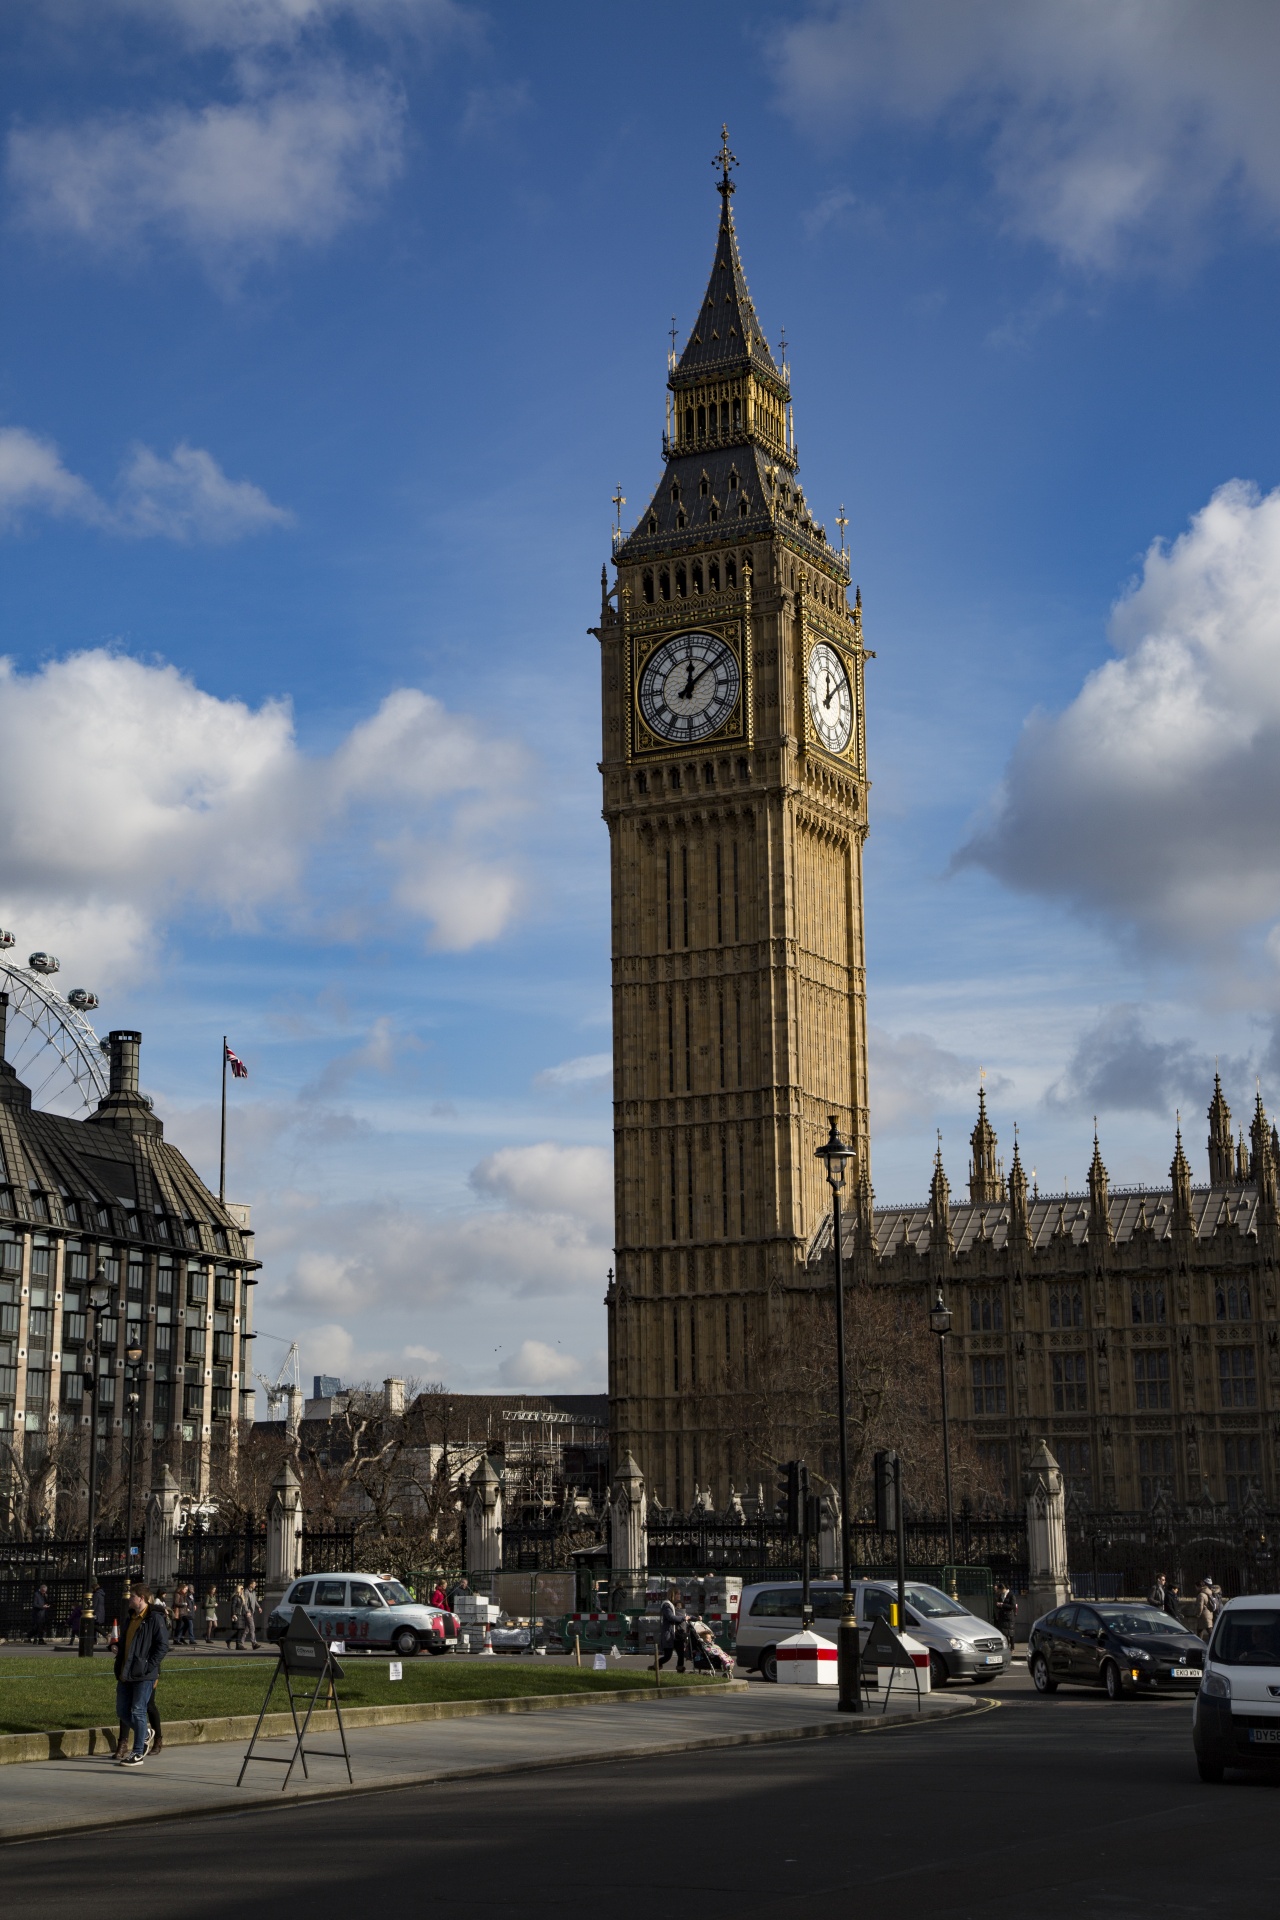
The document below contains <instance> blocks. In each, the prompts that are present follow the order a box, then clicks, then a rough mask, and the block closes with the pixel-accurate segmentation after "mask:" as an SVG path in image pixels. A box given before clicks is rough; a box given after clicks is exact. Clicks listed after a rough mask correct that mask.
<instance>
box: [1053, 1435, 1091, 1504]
mask: <svg viewBox="0 0 1280 1920" xmlns="http://www.w3.org/2000/svg"><path fill="white" fill-rule="evenodd" d="M1054 1446H1055V1449H1056V1452H1057V1459H1058V1465H1059V1466H1060V1467H1061V1468H1062V1477H1063V1479H1064V1480H1065V1481H1066V1483H1067V1490H1068V1492H1070V1493H1075V1494H1078V1495H1079V1497H1080V1498H1081V1499H1082V1500H1086V1501H1089V1502H1092V1500H1093V1459H1092V1455H1091V1454H1090V1451H1089V1442H1088V1441H1087V1440H1059V1441H1055V1442H1054Z"/></svg>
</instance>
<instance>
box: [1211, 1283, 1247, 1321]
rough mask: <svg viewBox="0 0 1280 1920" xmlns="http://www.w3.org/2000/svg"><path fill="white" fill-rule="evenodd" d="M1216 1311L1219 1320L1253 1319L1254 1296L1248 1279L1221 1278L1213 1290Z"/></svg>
mask: <svg viewBox="0 0 1280 1920" xmlns="http://www.w3.org/2000/svg"><path fill="white" fill-rule="evenodd" d="M1213 1307H1214V1313H1215V1315H1216V1316H1217V1318H1218V1319H1219V1320H1252V1318H1253V1297H1252V1295H1251V1294H1250V1292H1249V1282H1248V1281H1247V1280H1220V1281H1219V1282H1218V1284H1217V1286H1216V1287H1215V1288H1214V1291H1213Z"/></svg>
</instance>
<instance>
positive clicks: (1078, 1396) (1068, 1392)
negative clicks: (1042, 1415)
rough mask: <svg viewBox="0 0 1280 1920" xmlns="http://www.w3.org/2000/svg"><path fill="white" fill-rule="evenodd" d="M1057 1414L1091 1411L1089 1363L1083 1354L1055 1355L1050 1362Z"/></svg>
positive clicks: (1054, 1408) (1054, 1407)
mask: <svg viewBox="0 0 1280 1920" xmlns="http://www.w3.org/2000/svg"><path fill="white" fill-rule="evenodd" d="M1050 1368H1051V1377H1052V1381H1053V1410H1054V1412H1055V1413H1087V1412H1088V1410H1089V1374H1088V1362H1087V1360H1086V1359H1085V1356H1084V1354H1082V1353H1055V1354H1054V1355H1053V1356H1052V1358H1051V1360H1050Z"/></svg>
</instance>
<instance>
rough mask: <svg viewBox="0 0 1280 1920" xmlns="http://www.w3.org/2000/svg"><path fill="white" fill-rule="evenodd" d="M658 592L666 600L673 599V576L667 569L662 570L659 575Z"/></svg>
mask: <svg viewBox="0 0 1280 1920" xmlns="http://www.w3.org/2000/svg"><path fill="white" fill-rule="evenodd" d="M658 592H659V593H660V594H661V595H662V597H663V599H664V600H669V599H670V598H671V575H670V574H669V573H668V572H667V569H666V568H665V567H664V568H663V569H662V571H661V573H660V574H659V575H658Z"/></svg>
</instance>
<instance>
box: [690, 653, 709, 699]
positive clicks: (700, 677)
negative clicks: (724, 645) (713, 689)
mask: <svg viewBox="0 0 1280 1920" xmlns="http://www.w3.org/2000/svg"><path fill="white" fill-rule="evenodd" d="M715 664H716V663H715V661H714V660H708V662H707V664H706V666H705V667H704V668H703V669H702V672H701V673H699V674H695V675H694V677H693V679H692V680H691V681H690V682H689V684H688V686H687V687H686V688H685V690H684V697H685V699H686V700H687V699H688V698H689V696H690V694H691V693H692V692H693V690H694V688H695V687H696V686H697V684H698V682H699V680H705V679H706V677H707V675H708V674H709V673H710V672H712V671H713V669H714V667H715Z"/></svg>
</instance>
